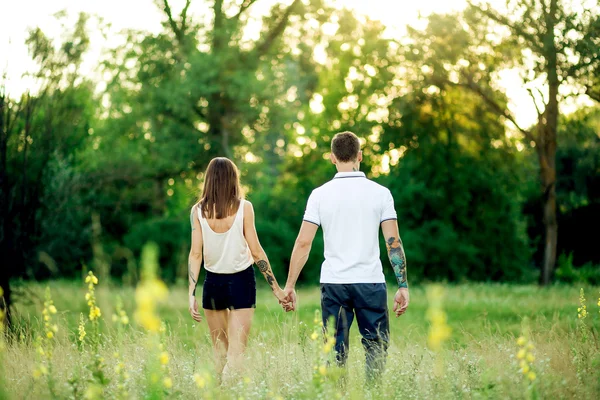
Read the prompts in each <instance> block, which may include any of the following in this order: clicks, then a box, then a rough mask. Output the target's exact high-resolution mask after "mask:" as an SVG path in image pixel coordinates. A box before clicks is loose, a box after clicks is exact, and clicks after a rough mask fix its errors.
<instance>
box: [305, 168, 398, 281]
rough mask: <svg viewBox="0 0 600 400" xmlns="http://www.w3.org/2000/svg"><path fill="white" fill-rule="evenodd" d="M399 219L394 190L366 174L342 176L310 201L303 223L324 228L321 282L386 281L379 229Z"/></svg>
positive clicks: (336, 178) (350, 173)
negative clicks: (397, 217) (384, 224)
mask: <svg viewBox="0 0 600 400" xmlns="http://www.w3.org/2000/svg"><path fill="white" fill-rule="evenodd" d="M390 219H396V210H394V199H393V198H392V194H391V193H390V191H389V190H388V189H387V188H385V187H383V186H381V185H379V184H377V183H375V182H373V181H371V180H369V179H367V178H366V177H365V174H364V173H363V172H338V173H337V174H336V175H335V177H334V178H333V179H332V180H331V181H329V182H327V183H326V184H324V185H323V186H321V187H318V188H316V189H315V190H313V192H312V193H311V195H310V197H309V198H308V203H307V205H306V212H305V213H304V220H305V221H307V222H310V223H313V224H316V225H319V226H321V227H322V228H323V237H324V239H325V261H324V262H323V265H322V267H321V283H381V282H385V278H384V275H383V269H382V266H381V260H380V258H379V227H380V225H381V223H382V222H383V221H386V220H390Z"/></svg>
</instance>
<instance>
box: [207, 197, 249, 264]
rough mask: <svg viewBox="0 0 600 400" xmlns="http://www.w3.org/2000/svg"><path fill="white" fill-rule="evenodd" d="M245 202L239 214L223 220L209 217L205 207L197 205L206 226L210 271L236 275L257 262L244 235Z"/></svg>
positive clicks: (243, 201) (241, 202)
mask: <svg viewBox="0 0 600 400" xmlns="http://www.w3.org/2000/svg"><path fill="white" fill-rule="evenodd" d="M244 203H245V200H240V205H239V208H238V210H237V212H236V213H235V214H233V215H230V216H227V217H225V218H220V219H217V218H210V219H206V218H204V216H203V215H202V214H203V213H202V210H201V208H200V207H196V209H197V210H198V219H199V220H200V226H201V228H202V238H203V242H204V243H203V249H204V267H205V268H206V270H207V271H210V272H214V273H218V274H234V273H236V272H240V271H243V270H245V269H246V268H248V267H249V266H250V265H252V264H253V262H254V261H253V259H252V255H251V253H250V249H249V248H248V243H247V242H246V238H245V237H244ZM213 215H214V214H213Z"/></svg>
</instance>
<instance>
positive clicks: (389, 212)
mask: <svg viewBox="0 0 600 400" xmlns="http://www.w3.org/2000/svg"><path fill="white" fill-rule="evenodd" d="M390 219H398V217H397V215H396V209H395V208H394V198H393V197H392V193H390V191H389V190H386V191H385V197H384V199H383V206H382V208H381V222H383V221H388V220H390Z"/></svg>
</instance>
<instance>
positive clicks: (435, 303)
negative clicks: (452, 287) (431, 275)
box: [426, 285, 452, 351]
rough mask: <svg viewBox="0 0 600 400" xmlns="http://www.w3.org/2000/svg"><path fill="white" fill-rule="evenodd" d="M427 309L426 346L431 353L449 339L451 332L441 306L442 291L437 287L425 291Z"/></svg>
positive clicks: (442, 299)
mask: <svg viewBox="0 0 600 400" xmlns="http://www.w3.org/2000/svg"><path fill="white" fill-rule="evenodd" d="M427 299H428V301H429V308H428V309H427V314H426V316H427V319H428V320H429V322H430V326H429V335H428V338H427V344H428V346H429V348H430V349H431V350H433V351H439V350H440V349H441V347H442V344H443V343H444V342H445V341H446V340H447V339H448V338H449V337H450V334H451V332H452V330H451V328H450V327H449V326H448V324H447V320H448V318H447V316H446V313H445V312H444V310H443V308H442V305H443V301H444V289H443V288H442V287H441V286H439V285H433V286H431V287H429V288H428V290H427Z"/></svg>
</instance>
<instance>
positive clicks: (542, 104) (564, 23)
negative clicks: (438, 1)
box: [408, 0, 600, 284]
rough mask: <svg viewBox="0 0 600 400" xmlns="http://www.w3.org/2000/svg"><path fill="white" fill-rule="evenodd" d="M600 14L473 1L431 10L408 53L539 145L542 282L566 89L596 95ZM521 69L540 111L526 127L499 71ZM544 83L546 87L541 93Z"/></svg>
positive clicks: (546, 278)
mask: <svg viewBox="0 0 600 400" xmlns="http://www.w3.org/2000/svg"><path fill="white" fill-rule="evenodd" d="M599 18H600V13H598V10H597V9H585V8H584V3H581V4H579V3H576V2H570V1H559V0H540V1H527V0H513V1H509V2H508V3H507V7H506V9H505V10H502V11H498V10H496V9H494V8H492V7H491V6H490V5H489V4H473V3H470V7H469V8H468V9H467V10H466V11H465V12H464V13H463V14H462V15H455V16H448V17H442V16H436V15H434V16H432V17H431V18H430V19H429V25H428V27H427V29H426V30H424V31H422V32H419V31H416V30H412V31H411V37H412V41H413V45H412V46H410V50H409V52H408V57H413V56H416V57H419V58H421V59H422V60H423V62H424V64H425V65H424V68H423V71H424V74H423V75H424V76H425V79H427V81H428V82H430V83H431V84H432V85H436V86H437V87H439V88H444V87H447V86H460V87H464V88H466V89H468V90H470V91H472V92H473V93H476V94H477V95H478V96H480V97H481V98H482V99H483V101H484V102H485V103H486V104H487V105H488V107H489V109H490V110H491V111H493V112H494V113H495V114H496V115H498V116H500V117H501V118H503V119H504V120H506V121H507V122H508V123H509V124H511V125H512V126H513V127H514V128H515V129H516V130H517V131H518V132H519V133H520V134H521V135H522V137H523V139H524V141H525V143H527V144H531V146H533V147H535V150H536V153H537V157H538V165H539V173H540V178H539V181H540V183H541V194H542V199H543V201H542V203H543V221H544V226H545V234H544V241H545V245H544V261H543V265H542V274H541V276H540V282H541V283H542V284H548V283H549V282H550V279H551V276H552V271H553V269H554V265H555V261H556V243H557V231H558V230H557V222H556V182H557V178H556V149H557V127H558V113H559V104H560V102H561V101H562V99H564V96H563V95H561V94H560V93H559V88H560V87H561V85H562V86H564V87H565V88H566V87H568V86H570V87H574V88H576V89H577V88H581V89H582V90H585V91H587V93H588V94H589V95H590V96H592V95H593V93H594V90H596V89H595V88H594V87H593V85H594V84H595V83H596V78H595V75H594V74H595V71H597V70H598V66H599V65H600V57H599V49H600V47H599V46H598V29H599V27H600V19H599ZM507 68H518V69H519V70H520V71H521V73H522V78H523V83H524V85H525V86H526V87H528V88H530V92H531V95H532V101H533V102H534V104H535V106H536V108H537V110H538V122H537V124H536V125H535V126H534V127H531V128H530V127H522V126H519V125H518V123H517V121H516V119H515V116H514V114H513V113H512V112H511V111H510V110H509V109H508V107H507V102H506V99H505V98H504V96H502V95H500V94H499V93H498V90H497V89H496V84H495V83H496V78H497V73H498V72H499V71H502V70H504V69H507ZM542 90H545V91H546V92H545V93H542Z"/></svg>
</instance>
